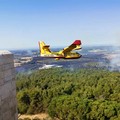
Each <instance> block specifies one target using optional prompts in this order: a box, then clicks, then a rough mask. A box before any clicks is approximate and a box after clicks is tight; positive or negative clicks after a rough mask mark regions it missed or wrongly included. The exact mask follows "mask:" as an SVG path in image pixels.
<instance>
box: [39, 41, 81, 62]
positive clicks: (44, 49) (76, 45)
mask: <svg viewBox="0 0 120 120" xmlns="http://www.w3.org/2000/svg"><path fill="white" fill-rule="evenodd" d="M38 44H39V49H40V56H41V57H47V58H55V59H56V60H59V59H78V58H80V57H81V56H82V55H81V54H79V53H77V52H72V51H73V50H79V49H81V48H82V47H81V44H82V43H81V40H75V41H74V42H73V43H72V44H71V45H70V46H68V47H66V48H64V49H63V50H60V51H58V52H53V51H51V50H50V48H49V47H50V46H49V45H46V44H45V43H44V42H43V41H40V42H38Z"/></svg>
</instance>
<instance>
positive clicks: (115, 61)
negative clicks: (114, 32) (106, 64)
mask: <svg viewBox="0 0 120 120" xmlns="http://www.w3.org/2000/svg"><path fill="white" fill-rule="evenodd" d="M110 54H111V59H110V65H111V70H113V71H115V70H117V71H119V72H120V36H119V37H118V36H117V40H116V44H115V46H113V47H112V53H110Z"/></svg>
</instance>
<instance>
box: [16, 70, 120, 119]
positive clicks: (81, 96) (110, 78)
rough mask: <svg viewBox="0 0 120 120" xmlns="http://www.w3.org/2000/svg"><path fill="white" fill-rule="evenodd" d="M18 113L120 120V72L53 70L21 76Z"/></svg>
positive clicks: (19, 78) (18, 86)
mask: <svg viewBox="0 0 120 120" xmlns="http://www.w3.org/2000/svg"><path fill="white" fill-rule="evenodd" d="M16 79H17V100H18V112H19V113H21V114H23V113H25V114H35V113H41V112H46V113H48V114H49V115H50V116H51V117H52V118H53V119H54V118H59V119H61V120H120V72H110V71H106V70H93V69H79V70H72V71H70V70H69V69H63V68H52V69H46V70H38V71H34V72H32V73H30V74H26V73H24V74H23V73H22V74H17V76H16Z"/></svg>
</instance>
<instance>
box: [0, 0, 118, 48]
mask: <svg viewBox="0 0 120 120" xmlns="http://www.w3.org/2000/svg"><path fill="white" fill-rule="evenodd" d="M119 6H120V0H0V49H28V48H38V41H44V42H45V43H46V44H49V45H50V46H51V47H62V46H68V45H70V44H71V43H73V42H74V40H76V39H80V40H81V41H82V45H83V46H87V45H88V46H89V45H90V46H95V45H97V46H100V45H104V46H105V45H118V44H119V45H120V7H119Z"/></svg>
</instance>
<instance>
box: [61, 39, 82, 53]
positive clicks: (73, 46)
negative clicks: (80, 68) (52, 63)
mask: <svg viewBox="0 0 120 120" xmlns="http://www.w3.org/2000/svg"><path fill="white" fill-rule="evenodd" d="M80 45H81V41H80V40H75V41H74V42H73V43H72V44H71V45H70V46H68V47H66V48H64V49H63V50H61V51H60V52H59V53H63V54H64V53H67V52H70V51H72V50H79V49H81V46H80Z"/></svg>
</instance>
